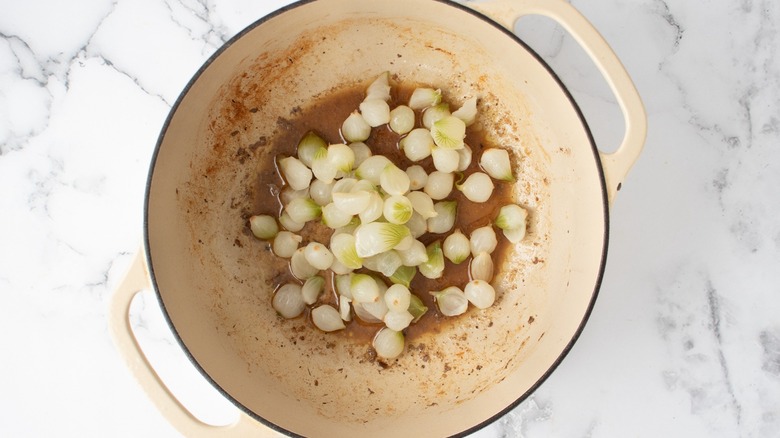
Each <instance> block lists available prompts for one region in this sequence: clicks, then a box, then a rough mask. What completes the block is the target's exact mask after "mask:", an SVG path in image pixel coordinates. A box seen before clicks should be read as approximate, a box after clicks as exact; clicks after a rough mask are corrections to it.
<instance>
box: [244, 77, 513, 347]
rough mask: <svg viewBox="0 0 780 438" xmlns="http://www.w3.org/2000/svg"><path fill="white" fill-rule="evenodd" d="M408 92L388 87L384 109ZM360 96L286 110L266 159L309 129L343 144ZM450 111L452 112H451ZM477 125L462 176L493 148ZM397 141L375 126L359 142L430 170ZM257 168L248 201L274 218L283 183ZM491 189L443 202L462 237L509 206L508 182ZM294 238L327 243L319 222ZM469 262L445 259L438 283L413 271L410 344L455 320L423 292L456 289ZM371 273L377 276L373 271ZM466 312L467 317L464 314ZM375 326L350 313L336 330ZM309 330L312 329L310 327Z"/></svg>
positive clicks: (289, 149) (330, 293)
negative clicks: (416, 305)
mask: <svg viewBox="0 0 780 438" xmlns="http://www.w3.org/2000/svg"><path fill="white" fill-rule="evenodd" d="M414 88H415V87H414V86H410V85H408V84H407V85H404V84H401V85H400V86H399V85H395V86H393V88H392V90H391V95H392V99H391V102H390V108H394V107H395V106H397V105H401V104H405V103H406V102H408V100H409V97H410V96H411V93H412V91H413V90H414ZM364 93H365V86H364V85H360V86H357V87H354V88H351V89H347V90H343V91H340V92H336V93H334V94H333V95H331V96H326V97H324V98H323V99H321V100H320V101H318V102H317V104H316V105H312V106H311V107H309V108H304V109H301V108H294V109H292V111H291V112H290V117H289V118H282V117H280V118H279V119H278V120H277V125H278V128H279V129H278V131H279V135H278V137H277V138H275V139H273V140H272V141H271V142H270V143H271V144H270V145H269V146H270V147H272V148H274V149H273V150H274V154H272V156H278V155H286V156H295V155H296V146H297V144H298V141H299V140H300V139H301V137H303V135H304V134H306V133H307V132H308V131H315V132H316V133H318V134H319V135H320V136H321V137H322V138H324V139H325V141H327V142H328V143H331V144H332V143H344V140H343V138H342V137H341V134H340V132H339V129H340V127H341V124H342V122H343V121H344V120H345V119H346V118H347V116H349V114H350V113H352V112H353V111H354V110H355V109H356V108H357V107H358V105H359V104H360V102H361V101H362V100H363V97H364ZM445 100H446V96H445ZM452 109H453V110H454V109H456V108H452ZM417 118H418V120H417V126H422V123H421V121H420V118H421V112H420V111H417ZM480 123H484V121H482V120H480V118H479V115H478V116H477V120H476V122H475V124H474V125H472V126H470V127H469V128H467V130H466V140H465V141H466V144H468V145H469V147H471V149H472V151H473V155H472V162H471V165H470V166H469V167H468V169H466V170H465V171H464V172H463V174H464V177H467V176H468V175H470V174H471V173H473V172H475V171H478V170H479V164H478V163H479V157H480V156H481V155H482V151H483V150H484V149H486V148H489V147H493V145H490V144H487V142H486V139H485V138H484V136H483V135H482V132H483V130H482V129H479V124H480ZM400 138H401V136H400V135H398V134H396V133H395V132H393V131H392V130H390V128H389V127H387V126H380V127H378V128H373V129H372V132H371V136H370V137H369V138H368V140H366V141H365V143H366V144H367V145H368V146H369V147H370V148H371V150H372V153H373V154H374V155H384V156H386V157H387V158H389V159H390V160H391V161H392V162H393V163H395V164H396V165H397V166H398V167H399V168H401V169H406V168H407V167H409V166H411V165H413V164H418V165H421V166H422V167H423V168H425V170H426V172H428V173H430V172H432V171H433V170H435V169H434V167H433V160H432V158H431V157H428V158H426V159H424V160H422V161H420V162H416V163H414V162H412V161H410V160H408V159H407V158H406V156H405V155H404V154H403V152H402V151H401V150H400V149H399V147H398V141H399V140H400ZM258 170H259V172H258V179H257V185H256V187H255V188H256V190H255V193H256V196H255V199H254V211H255V212H256V214H270V215H273V216H278V215H279V213H280V212H281V208H282V203H281V201H280V200H279V192H280V190H281V188H282V187H283V184H284V182H283V180H282V178H281V176H279V173H278V172H277V170H276V165H275V162H274V161H273V160H267V161H266V162H264V163H262V164H261V165H260V168H259V169H258ZM494 185H495V190H494V191H493V196H492V197H491V198H490V199H489V200H488V201H487V202H485V203H481V204H478V203H474V202H471V201H469V200H468V199H466V198H465V197H464V196H463V195H462V194H461V193H460V191H458V190H456V189H453V191H452V193H451V194H450V196H449V197H448V198H447V200H455V201H457V205H458V208H457V216H456V221H455V226H454V228H453V229H460V230H461V231H462V232H463V233H464V234H465V235H466V236H468V235H469V234H470V233H471V231H473V230H474V229H476V228H479V227H482V226H485V225H488V224H490V223H492V221H493V220H494V219H495V217H496V215H497V214H498V210H499V209H500V208H501V207H502V206H504V205H506V204H509V203H511V202H513V199H512V186H511V185H510V184H509V183H504V182H500V181H494ZM296 234H299V235H301V236H303V238H304V240H303V242H302V243H301V245H306V244H307V243H308V242H309V240H307V237H311V236H315V235H316V236H318V239H317V240H320V239H323V240H320V241H321V242H325V243H327V242H328V241H329V231H328V229H327V228H326V227H324V226H323V225H321V224H319V223H314V222H310V223H308V224H306V226H305V227H304V229H303V230H301V231H300V232H298V233H296ZM496 235H497V237H498V246H497V247H496V250H495V251H494V252H493V254H492V257H493V264H494V266H496V267H499V266H501V265H502V262H503V259H504V258H505V256H506V253H507V250H508V248H509V245H508V243H507V241H506V239H504V238H502V237H503V235H502V234H501V231H500V230H498V229H496ZM446 237H447V234H426V235H423V236H421V237H420V238H419V240H420V241H421V242H422V243H424V244H426V245H428V244H429V243H431V242H433V241H435V240H437V239H439V240H441V241H443V240H444V238H446ZM470 260H471V258H470V257H469V258H468V259H467V260H466V261H464V262H462V263H460V264H457V265H456V264H453V263H452V262H450V261H449V260H447V259H446V258H445V270H444V275H443V276H442V277H441V278H439V279H435V280H431V279H428V278H425V277H424V276H422V275H421V274H419V273H418V274H417V275H416V276H415V278H414V279H413V280H412V283H411V288H410V289H411V291H412V293H414V294H415V295H417V296H418V297H420V299H422V301H423V302H424V303H425V305H426V306H427V307H428V312H427V313H426V314H425V315H424V316H423V318H421V319H420V321H418V322H417V323H414V324H412V325H410V326H409V327H408V328H407V329H406V330H405V331H404V332H405V334H406V338H407V341H409V340H414V339H415V337H416V336H417V335H419V334H421V333H425V332H438V331H439V330H440V329H441V327H442V325H443V324H450V323H454V322H456V321H457V320H458V319H459V317H445V316H442V315H441V314H439V312H438V310H437V308H436V305H435V303H434V301H433V297H432V296H431V294H430V293H429V292H430V291H438V290H442V289H444V288H446V287H448V286H458V287H460V288H461V289H462V288H463V287H464V286H465V285H466V283H468V281H469V272H468V270H469V269H468V268H469V262H470ZM376 275H381V274H378V273H377V274H376ZM324 277H325V280H326V281H325V285H326V290H325V293H324V294H322V295H321V297H320V301H319V302H320V303H323V304H331V305H335V304H336V302H337V301H336V292H335V287H334V286H333V282H332V275H331V273H330V271H328V272H326V273H325V274H324ZM273 278H275V279H277V281H278V282H279V284H278V285H276V286H279V285H281V284H284V283H287V282H293V281H297V280H296V279H295V278H294V277H293V276H292V274H291V273H290V272H289V271H287V272H279V273H276V274H275V275H274V277H273ZM386 283H387V284H388V285H389V284H391V283H390V281H389V280H387V281H386ZM269 305H270V302H269ZM315 306H316V304H315ZM336 307H337V306H336ZM337 308H338V307H337ZM309 311H310V309H307V312H306V314H305V315H306V318H307V319H309ZM466 313H467V314H468V311H467V312H466ZM461 316H462V315H461ZM381 327H382V325H381V324H368V323H364V322H362V321H360V319H359V318H357V317H355V316H354V312H353V318H352V321H351V322H350V323H347V329H346V330H343V331H341V333H342V335H344V336H347V337H349V338H354V339H359V340H370V339H371V338H372V337H373V336H374V334H375V333H376V332H377V330H378V329H379V328H381ZM312 329H313V330H316V328H315V327H314V325H313V324H312Z"/></svg>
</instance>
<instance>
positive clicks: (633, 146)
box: [465, 0, 647, 205]
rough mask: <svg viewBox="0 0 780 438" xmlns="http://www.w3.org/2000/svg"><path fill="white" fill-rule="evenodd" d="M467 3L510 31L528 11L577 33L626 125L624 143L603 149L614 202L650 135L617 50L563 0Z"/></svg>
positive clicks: (605, 168)
mask: <svg viewBox="0 0 780 438" xmlns="http://www.w3.org/2000/svg"><path fill="white" fill-rule="evenodd" d="M465 5H466V6H468V7H470V8H472V9H474V10H476V11H478V12H481V13H483V14H485V15H486V16H488V17H490V18H491V19H493V20H494V21H496V22H497V23H499V24H501V25H502V26H504V27H506V28H507V29H509V30H510V31H514V24H515V22H516V21H517V20H518V19H519V18H521V17H523V16H525V15H541V16H545V17H548V18H551V19H553V20H555V21H556V22H557V23H558V24H560V25H561V26H562V27H563V28H564V29H566V31H567V32H569V34H571V35H572V36H573V37H574V39H575V40H576V41H577V42H578V43H579V44H580V46H581V47H582V48H583V49H584V50H585V52H586V53H587V54H588V56H590V58H591V60H592V61H593V63H594V64H595V65H596V67H597V68H598V69H599V71H600V72H601V74H602V75H604V79H605V80H606V81H607V84H609V87H610V88H611V89H612V92H613V93H614V94H615V97H616V98H617V101H618V104H619V105H620V109H621V111H622V113H623V118H624V119H625V127H626V132H625V135H624V136H623V140H622V142H621V144H620V147H619V148H618V149H617V150H616V151H615V152H611V153H606V152H599V156H600V158H601V165H602V167H603V169H604V178H605V180H606V184H607V195H608V197H609V203H610V205H611V204H612V201H613V200H614V199H615V195H616V193H617V191H618V190H620V186H621V184H622V183H623V180H624V179H625V177H626V175H627V174H628V171H629V170H631V167H632V166H633V165H634V163H635V162H636V160H637V158H638V157H639V153H640V152H641V151H642V148H643V147H644V144H645V137H646V136H647V115H646V113H645V108H644V105H643V104H642V100H641V98H640V97H639V93H638V92H637V89H636V87H635V86H634V83H633V82H632V81H631V78H630V77H629V75H628V72H627V71H626V69H625V67H623V64H621V62H620V60H619V59H618V57H617V55H615V52H613V51H612V49H611V48H610V47H609V44H607V42H606V40H604V37H602V36H601V34H599V32H598V31H597V30H596V29H595V28H594V27H593V25H592V24H591V23H590V22H589V21H588V20H587V19H586V18H585V17H584V16H583V15H582V14H580V13H579V12H578V11H577V10H576V9H575V8H574V7H573V6H571V5H570V4H568V3H566V2H564V1H563V0H489V1H486V2H479V3H477V2H473V1H470V2H467V3H465Z"/></svg>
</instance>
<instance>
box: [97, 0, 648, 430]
mask: <svg viewBox="0 0 780 438" xmlns="http://www.w3.org/2000/svg"><path fill="white" fill-rule="evenodd" d="M469 5H470V6H472V7H478V8H479V10H481V11H482V12H483V13H485V14H487V15H490V16H492V17H495V19H496V21H494V20H492V19H489V18H487V17H486V16H485V15H482V14H481V13H478V12H475V11H474V10H473V9H471V8H469V7H466V6H463V5H460V4H457V3H452V2H448V1H435V0H395V1H386V0H319V1H309V2H301V3H296V4H293V5H291V6H289V7H286V8H284V9H281V10H279V11H277V12H275V13H273V14H271V15H269V16H267V17H264V18H262V19H261V20H259V21H258V22H256V23H254V24H253V25H251V26H250V27H249V28H247V29H246V30H244V31H243V32H241V33H240V34H239V35H237V36H236V37H235V38H233V39H232V40H230V41H229V42H228V43H227V44H226V45H225V46H224V47H223V48H221V49H220V50H219V51H218V52H217V53H216V54H215V55H214V56H212V57H211V58H210V59H209V60H208V62H206V64H205V65H204V66H203V67H202V68H201V69H200V70H199V71H198V72H197V74H196V75H195V77H194V78H193V79H192V81H191V82H190V83H189V84H188V85H187V87H186V89H185V90H184V91H183V93H182V94H181V96H180V97H179V99H178V100H177V102H176V104H175V105H174V107H173V109H172V111H171V113H170V115H169V118H168V120H167V121H166V123H165V126H164V128H163V131H162V134H161V136H160V139H159V143H158V145H157V149H156V151H155V154H154V158H153V160H152V165H151V170H150V173H149V180H148V187H147V194H146V209H145V223H144V232H145V235H144V237H145V240H144V248H143V250H142V251H140V252H139V255H138V257H137V258H136V261H135V263H134V264H133V266H132V268H131V270H130V272H129V274H128V276H127V279H126V280H125V281H124V282H123V284H122V285H121V286H120V288H119V290H118V292H117V293H116V294H115V296H114V300H113V304H112V327H113V330H112V331H113V334H114V337H115V341H116V343H117V344H118V346H119V348H120V350H121V352H122V353H123V354H124V356H125V358H126V359H127V361H128V363H129V364H130V367H131V369H132V370H133V372H134V373H135V375H136V377H137V378H138V379H139V381H140V382H141V384H142V385H143V387H144V388H145V389H146V391H147V392H148V393H149V394H150V395H151V397H152V399H153V400H154V402H155V403H156V404H157V406H158V407H159V408H160V410H161V411H162V412H163V413H164V414H165V416H166V417H167V418H168V419H169V420H170V421H171V422H172V423H173V424H174V425H175V426H176V427H177V428H178V429H179V430H180V431H181V432H182V433H184V434H185V435H186V436H200V435H220V434H222V435H231V436H232V435H242V436H243V435H250V436H267V435H274V434H276V433H277V432H282V433H286V434H293V435H302V436H316V437H339V438H342V437H364V436H371V437H377V438H378V437H390V436H392V437H397V436H425V437H433V436H449V435H458V434H467V433H470V432H473V431H475V430H477V429H479V428H480V427H483V426H485V425H486V424H489V423H490V422H491V421H493V420H495V419H497V418H499V417H500V416H502V415H503V414H505V413H506V412H507V411H509V410H510V409H512V408H513V407H514V406H516V405H517V404H518V403H520V402H521V401H522V400H524V399H525V398H526V397H527V396H528V395H529V394H530V393H531V392H532V391H533V390H534V389H536V388H537V387H538V386H539V385H540V384H541V383H542V382H543V381H544V380H545V379H546V378H547V377H548V376H549V375H550V373H551V372H552V371H553V370H554V369H555V368H556V366H557V365H558V364H559V363H560V361H561V360H562V359H563V357H564V356H565V355H566V353H567V352H568V351H569V349H570V348H571V346H572V344H573V343H574V342H575V340H576V339H577V337H578V335H579V334H580V332H581V330H582V328H583V326H584V324H585V321H586V320H587V317H588V315H589V313H590V311H591V309H592V306H593V304H594V301H595V298H596V295H597V291H598V289H599V285H600V282H601V278H602V273H603V270H604V265H605V260H606V251H607V237H608V223H609V222H608V217H609V206H610V202H611V201H612V199H613V197H614V195H615V193H616V191H617V189H618V188H619V186H620V184H621V182H622V181H623V179H624V177H625V176H626V174H627V172H628V170H629V168H630V167H631V165H632V164H633V163H634V161H635V160H636V158H637V156H638V154H639V152H640V150H641V148H642V146H643V143H644V139H645V131H646V121H645V113H644V109H643V106H642V103H641V101H640V98H639V96H638V94H637V92H636V90H635V88H634V86H633V84H632V82H631V80H630V78H629V77H628V75H627V73H626V72H625V70H624V69H623V67H622V65H621V64H620V62H619V61H618V60H617V58H616V56H615V55H614V53H613V52H612V51H611V50H610V49H609V47H608V46H607V44H606V43H605V42H604V40H603V39H602V38H601V37H600V35H599V34H598V33H597V32H596V31H595V30H594V29H593V27H592V26H591V25H590V24H589V23H588V22H587V21H586V20H585V19H584V18H583V17H582V16H581V15H579V14H578V13H577V12H576V11H575V10H574V9H573V8H572V7H570V6H569V5H568V4H567V3H564V2H563V1H560V0H548V1H545V0H532V1H521V0H517V1H492V2H485V3H473V4H469ZM526 14H541V15H545V16H548V17H551V18H553V19H555V20H556V21H557V22H558V23H560V24H561V25H563V27H564V28H566V29H567V30H568V31H569V32H570V33H571V34H572V35H573V36H574V37H575V39H577V40H578V41H579V43H580V44H581V45H582V46H583V48H584V49H585V50H586V52H587V53H588V54H589V55H590V56H591V57H592V59H593V61H594V63H595V64H596V65H597V67H598V68H599V69H600V70H601V72H602V73H603V74H604V76H605V78H606V80H607V83H608V84H609V85H610V86H611V88H612V90H613V92H614V93H615V95H616V97H617V99H618V102H619V103H620V106H621V108H622V111H623V115H624V118H625V126H626V134H625V137H624V139H623V141H622V144H621V145H620V146H619V148H618V149H617V151H616V152H614V153H610V154H605V153H601V152H599V150H598V149H597V147H596V145H594V142H593V139H592V136H591V134H590V132H589V130H588V127H587V125H586V123H585V122H584V120H583V117H582V115H581V113H580V111H579V109H578V108H577V106H576V104H575V103H574V101H573V100H572V98H571V95H570V94H569V93H568V92H567V91H566V89H565V88H564V87H563V86H562V84H561V83H560V81H559V80H558V79H557V78H556V76H555V74H554V73H553V72H552V71H551V70H550V69H549V68H548V67H547V66H546V65H545V64H544V63H543V62H542V61H541V60H540V59H539V58H538V57H537V56H536V55H535V54H534V53H533V52H532V51H531V50H530V49H529V48H528V47H526V46H525V45H524V44H523V43H522V42H521V41H519V40H518V39H517V38H516V37H515V36H514V35H513V33H512V32H511V31H509V30H507V28H509V29H511V26H512V25H513V23H514V22H515V21H516V19H517V18H519V17H520V16H522V15H526ZM383 71H390V72H392V74H393V75H394V78H395V80H396V81H399V82H405V81H410V82H417V83H427V84H431V85H434V86H436V87H440V88H442V89H443V90H446V91H447V93H448V96H450V97H451V98H452V100H453V101H454V102H455V103H460V102H462V100H463V99H464V98H466V97H467V96H474V95H476V96H479V102H480V104H479V109H480V117H484V118H487V120H491V121H493V122H492V123H489V124H490V125H491V126H492V128H491V129H490V132H489V133H488V134H489V135H491V136H492V137H493V138H494V139H497V140H498V142H499V143H500V144H501V145H502V146H503V147H506V148H508V149H509V150H510V152H511V155H512V156H513V157H514V160H515V162H516V163H517V168H516V169H515V172H516V174H517V175H518V176H519V178H518V182H517V183H516V185H515V187H514V194H515V198H516V201H517V202H518V203H519V204H521V205H523V206H525V207H526V208H527V209H528V210H529V212H530V216H529V224H528V235H527V237H526V239H525V240H524V241H523V242H521V243H519V244H517V245H515V246H514V247H513V248H512V249H511V250H510V252H509V255H508V257H507V259H506V262H505V263H504V264H503V265H502V266H500V267H499V269H498V271H499V273H498V275H497V276H496V279H495V280H494V282H493V284H494V286H495V288H496V290H497V291H498V297H499V298H498V300H497V302H496V304H495V305H494V306H493V307H492V308H490V309H489V310H486V311H476V310H472V311H470V312H469V313H468V314H467V315H465V316H463V317H461V318H460V319H459V322H458V323H457V324H446V325H445V326H443V328H442V329H441V330H440V332H439V333H429V334H426V335H422V336H420V337H418V338H417V339H413V340H410V341H409V342H408V343H407V347H406V351H405V352H404V354H403V355H402V356H401V357H400V358H399V359H397V360H396V361H392V362H391V363H390V364H384V366H380V364H378V363H377V362H376V361H374V360H371V357H370V354H367V350H369V349H370V347H369V346H368V345H365V344H364V343H357V342H353V341H351V340H350V339H348V338H346V337H343V336H342V337H339V336H338V334H325V333H321V332H318V331H317V330H314V329H313V328H311V327H310V326H309V327H308V329H307V330H305V331H304V332H301V330H302V328H301V327H303V329H306V328H307V326H306V325H305V324H304V321H301V320H284V319H281V318H278V317H277V316H276V315H275V313H274V311H273V309H272V308H271V306H270V305H269V302H270V298H269V297H270V295H271V294H272V290H273V287H274V279H273V278H269V277H270V275H271V274H270V272H272V270H269V269H265V268H266V267H267V266H271V265H272V264H273V263H276V262H275V261H274V259H273V258H274V256H273V255H272V254H271V253H270V252H269V251H267V248H266V246H265V245H264V244H263V243H262V242H259V241H257V240H256V239H254V238H253V237H252V236H251V235H250V234H248V233H247V232H246V214H248V213H249V212H251V209H252V199H253V198H254V193H253V191H252V190H253V188H254V187H255V182H256V178H257V169H258V166H259V165H260V164H261V163H263V162H265V161H267V160H272V159H273V152H272V151H270V148H266V147H263V145H264V144H266V142H268V140H269V139H273V138H274V136H275V135H278V133H279V129H283V126H282V125H283V124H284V123H283V121H282V123H280V120H282V119H283V118H285V117H289V116H290V114H291V112H293V111H294V109H295V108H305V107H306V106H307V105H309V104H311V103H312V102H316V101H317V99H318V98H319V97H321V96H326V95H328V94H330V93H332V92H334V91H336V90H338V89H341V88H343V87H348V86H351V85H354V84H356V83H366V81H368V80H370V79H372V78H374V77H376V76H377V75H378V74H379V73H381V72H383ZM280 118H282V119H280ZM150 282H151V285H152V286H153V288H154V290H155V291H156V293H157V296H158V298H159V302H160V305H161V307H162V309H163V311H164V314H165V316H166V318H167V319H168V321H169V323H170V326H171V329H172V330H173V332H174V334H175V336H176V337H177V338H178V340H179V341H180V343H181V346H182V348H183V349H184V351H185V352H186V354H187V355H188V356H189V357H190V358H191V359H192V363H193V364H194V365H195V366H196V367H197V368H198V369H199V370H200V371H201V372H202V373H203V375H204V376H205V377H206V378H207V379H208V380H209V381H210V382H211V383H212V384H213V385H214V386H216V387H217V388H218V389H219V390H220V391H221V392H222V393H223V394H224V395H225V397H227V398H228V399H229V400H231V401H232V402H233V403H235V405H236V406H238V407H239V408H240V409H241V411H242V412H243V414H242V415H241V417H240V419H239V420H238V421H237V422H236V423H235V424H233V425H230V426H226V427H212V426H208V425H204V424H202V423H200V422H199V421H197V420H196V419H195V418H194V417H193V416H192V415H191V414H189V413H188V412H187V411H186V409H184V408H183V407H182V406H181V405H180V404H179V402H178V401H177V400H176V399H175V397H173V396H172V395H171V394H170V393H169V391H168V390H167V389H166V388H165V386H164V384H163V383H162V382H161V381H160V379H159V377H158V376H157V374H156V373H155V372H154V370H153V369H152V368H151V367H150V365H149V364H148V362H147V360H146V359H145V356H144V355H143V352H142V351H141V350H140V348H139V346H138V343H137V341H136V339H135V337H134V335H133V334H132V331H131V329H130V325H129V322H128V310H129V305H130V301H131V299H132V297H133V296H134V295H135V293H136V292H137V291H139V290H141V289H143V288H144V287H148V285H149V284H150Z"/></svg>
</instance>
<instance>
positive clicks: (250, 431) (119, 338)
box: [109, 249, 278, 437]
mask: <svg viewBox="0 0 780 438" xmlns="http://www.w3.org/2000/svg"><path fill="white" fill-rule="evenodd" d="M144 254H145V253H144V251H143V249H140V250H139V251H138V252H137V253H136V255H135V256H134V257H133V262H132V264H131V265H130V268H129V269H128V271H127V273H126V274H125V277H124V279H123V280H122V282H121V283H120V284H119V287H118V288H117V289H116V291H115V292H114V294H113V296H112V298H111V303H110V309H109V328H110V332H111V337H112V338H113V341H114V344H115V345H116V347H117V349H118V350H119V352H120V353H121V355H122V358H123V359H124V361H125V363H126V365H127V367H128V368H129V369H130V371H131V372H132V373H133V375H134V376H135V378H136V380H138V383H140V385H141V387H142V388H143V390H144V391H145V392H146V394H147V395H148V396H149V398H150V399H151V400H152V402H153V403H154V405H155V407H157V409H158V410H159V411H160V413H162V415H163V416H164V417H165V418H166V419H167V420H168V422H170V423H171V425H173V426H174V427H175V428H176V429H177V430H178V431H179V432H181V433H182V434H183V435H184V436H187V437H212V436H247V435H252V436H267V437H276V436H278V435H276V434H275V433H273V432H272V431H271V429H268V428H266V427H264V426H262V425H261V424H260V423H258V422H257V421H255V420H254V419H252V418H250V417H249V416H248V415H246V414H244V413H243V412H241V413H239V418H238V420H236V422H235V423H233V424H229V425H226V426H212V425H210V424H206V423H203V422H202V421H200V420H199V419H198V418H197V417H195V416H194V415H193V414H192V413H191V412H190V411H189V410H187V408H185V407H184V405H182V404H181V403H180V402H179V400H177V399H176V396H175V395H174V394H173V393H172V392H171V391H170V390H169V389H168V387H166V386H165V383H164V382H163V381H162V379H160V376H159V375H158V374H157V372H155V371H154V368H152V365H151V364H150V363H149V360H148V359H147V357H146V355H145V354H144V352H143V350H142V349H141V346H140V345H139V343H138V340H137V339H136V337H135V335H134V334H133V330H132V326H131V325H130V303H131V302H132V301H133V297H134V296H135V295H136V294H137V293H139V292H140V291H142V290H144V289H149V288H151V287H152V285H151V281H150V277H149V272H148V268H147V265H146V258H145V257H144Z"/></svg>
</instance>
